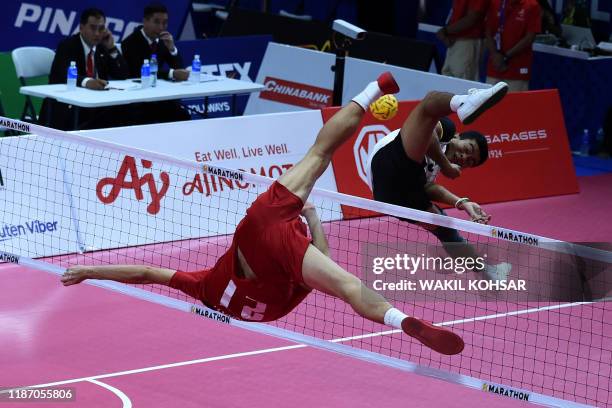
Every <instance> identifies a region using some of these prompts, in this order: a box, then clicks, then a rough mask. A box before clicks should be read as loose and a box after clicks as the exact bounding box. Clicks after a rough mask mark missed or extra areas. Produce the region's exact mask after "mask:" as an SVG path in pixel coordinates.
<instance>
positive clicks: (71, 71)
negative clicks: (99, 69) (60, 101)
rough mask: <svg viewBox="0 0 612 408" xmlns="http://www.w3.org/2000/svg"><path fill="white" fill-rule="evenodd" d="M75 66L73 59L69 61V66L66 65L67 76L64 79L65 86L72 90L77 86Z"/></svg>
mask: <svg viewBox="0 0 612 408" xmlns="http://www.w3.org/2000/svg"><path fill="white" fill-rule="evenodd" d="M77 75H78V73H77V66H76V62H75V61H70V66H69V67H68V76H67V79H66V86H67V88H68V90H69V91H74V90H75V89H76V87H77Z"/></svg>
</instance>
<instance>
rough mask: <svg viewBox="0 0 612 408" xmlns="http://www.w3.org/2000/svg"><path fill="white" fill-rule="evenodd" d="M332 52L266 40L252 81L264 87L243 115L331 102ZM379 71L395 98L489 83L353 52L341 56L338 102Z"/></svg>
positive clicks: (458, 90)
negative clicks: (392, 83) (393, 83)
mask: <svg viewBox="0 0 612 408" xmlns="http://www.w3.org/2000/svg"><path fill="white" fill-rule="evenodd" d="M335 58H336V57H335V55H334V54H330V53H326V52H320V51H313V50H308V49H305V48H299V47H293V46H289V45H281V44H277V43H269V44H268V48H267V49H266V54H265V56H264V59H263V62H262V65H261V68H260V69H259V73H258V75H257V81H256V82H258V83H260V84H264V86H265V87H266V89H265V90H263V91H262V92H260V93H259V94H253V95H251V96H250V97H249V102H248V104H247V107H246V110H245V115H252V114H258V113H272V112H292V111H299V110H304V109H320V108H323V107H326V106H331V104H332V90H333V87H334V72H333V71H332V69H331V68H332V66H333V65H334V64H335ZM384 71H391V72H392V73H393V75H394V76H395V79H396V80H397V82H398V84H399V85H400V88H401V91H400V92H399V94H397V97H398V99H400V100H420V99H423V97H425V95H427V92H429V91H444V92H451V93H466V92H467V91H468V89H470V88H474V87H480V88H483V87H488V86H490V85H486V84H482V83H480V82H472V81H467V80H464V79H457V78H451V77H446V76H443V75H437V74H432V73H429V72H422V71H417V70H413V69H408V68H401V67H397V66H394V65H387V64H381V63H378V62H371V61H366V60H361V59H357V58H350V57H349V58H347V59H346V67H345V72H344V90H343V94H342V101H343V103H347V102H348V101H350V100H351V99H352V98H353V97H354V96H355V95H357V94H358V93H359V92H361V91H362V90H363V88H364V87H365V86H366V85H367V84H368V83H370V82H371V81H373V80H375V79H376V78H377V77H378V75H380V74H381V73H382V72H384Z"/></svg>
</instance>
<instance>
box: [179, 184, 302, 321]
mask: <svg viewBox="0 0 612 408" xmlns="http://www.w3.org/2000/svg"><path fill="white" fill-rule="evenodd" d="M302 207H303V203H302V200H301V199H300V198H299V197H298V196H296V195H295V194H293V193H292V192H291V191H289V190H288V189H287V188H286V187H285V186H283V185H282V184H280V183H278V182H275V183H274V184H272V185H271V186H270V188H269V189H268V190H267V191H266V192H265V193H263V194H261V195H260V196H259V197H258V198H257V199H256V200H255V201H254V202H253V204H252V205H251V207H250V208H249V209H248V210H247V215H246V216H245V217H244V218H243V219H242V221H241V222H240V224H238V226H237V227H236V232H235V234H234V240H233V242H232V246H231V247H230V249H229V250H228V251H227V252H226V253H225V254H224V255H223V256H222V257H221V258H219V260H218V261H217V263H216V265H215V266H214V267H213V268H212V269H210V270H206V271H200V272H194V273H186V272H180V271H179V272H176V273H175V274H174V276H173V277H172V279H171V280H170V286H171V287H173V288H176V289H179V290H181V291H183V292H184V293H186V294H188V295H190V296H192V297H194V298H196V299H200V300H201V301H202V302H203V303H204V304H206V305H207V306H209V307H212V308H215V309H219V310H221V311H223V312H224V313H229V314H230V315H232V316H234V317H240V316H241V311H242V309H243V307H244V306H245V305H248V304H249V302H252V301H253V300H256V301H257V302H260V303H264V304H266V305H267V306H266V312H265V318H264V319H259V320H263V321H269V320H275V319H278V318H280V317H282V316H284V315H285V314H287V313H289V312H290V311H291V310H292V309H293V308H294V307H295V306H297V305H298V304H299V303H300V302H301V301H302V300H303V299H304V298H305V297H306V295H308V293H309V292H310V290H309V289H306V288H305V287H304V285H303V283H304V280H303V277H302V263H303V261H304V255H305V253H306V250H307V249H308V245H310V240H309V239H308V237H307V235H306V233H307V229H306V225H305V224H304V223H303V222H302V221H301V219H300V217H299V215H300V213H301V211H302ZM237 247H239V248H240V251H241V252H242V254H243V255H244V258H245V260H246V262H247V264H248V265H249V266H250V267H251V269H252V270H253V272H254V273H255V275H256V276H257V279H256V280H255V281H250V280H246V279H244V278H242V277H238V276H237V275H236V269H237V262H238V261H237V254H236V248H237ZM230 280H231V281H233V282H234V283H235V285H236V290H235V293H234V295H233V297H232V301H231V303H230V304H229V308H222V307H220V302H221V298H222V296H223V293H224V291H225V290H226V288H227V285H228V282H229V281H230Z"/></svg>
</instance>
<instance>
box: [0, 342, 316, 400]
mask: <svg viewBox="0 0 612 408" xmlns="http://www.w3.org/2000/svg"><path fill="white" fill-rule="evenodd" d="M305 347H307V346H306V345H304V344H295V345H292V346H284V347H274V348H268V349H260V350H253V351H245V352H242V353H234V354H222V355H220V356H214V357H206V358H200V359H197V360H188V361H179V362H177V363H169V364H161V365H156V366H150V367H144V368H136V369H133V370H126V371H116V372H114V373H107V374H99V375H93V376H90V377H81V378H73V379H70V380H63V381H56V382H51V383H46V384H36V385H29V386H24V387H19V389H26V388H45V387H56V386H60V385H66V384H74V383H79V382H83V381H89V382H94V381H95V380H100V379H103V378H114V377H121V376H124V375H131V374H139V373H146V372H150V371H157V370H164V369H166V368H174V367H184V366H189V365H194V364H202V363H210V362H213V361H221V360H230V359H232V358H240V357H248V356H255V355H259V354H266V353H274V352H276V351H285V350H292V349H297V348H305ZM101 384H102V383H101ZM98 385H100V384H98ZM109 387H110V386H109ZM10 391H11V390H2V391H0V394H6V393H8V392H10Z"/></svg>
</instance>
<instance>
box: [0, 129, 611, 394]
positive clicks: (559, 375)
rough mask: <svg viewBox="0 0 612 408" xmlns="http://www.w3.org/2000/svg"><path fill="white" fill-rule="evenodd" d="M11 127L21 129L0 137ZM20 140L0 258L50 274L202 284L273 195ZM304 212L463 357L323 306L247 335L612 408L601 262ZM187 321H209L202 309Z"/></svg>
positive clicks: (166, 293)
mask: <svg viewBox="0 0 612 408" xmlns="http://www.w3.org/2000/svg"><path fill="white" fill-rule="evenodd" d="M11 123H13V124H14V123H20V122H18V121H11V122H6V121H4V123H3V124H8V125H11ZM9 127H11V126H9ZM14 127H15V126H14V125H13V126H12V128H14ZM18 130H22V131H30V130H32V131H36V132H37V133H38V134H39V136H31V135H28V136H21V137H8V138H3V139H2V140H0V152H1V153H0V170H1V171H2V175H3V186H2V187H0V188H2V190H0V199H1V200H2V208H3V212H2V219H1V222H0V252H7V253H14V254H18V255H20V256H24V257H31V258H39V259H40V258H44V260H45V261H46V262H49V263H51V264H53V265H55V266H60V267H68V266H72V265H77V264H78V265H96V264H147V265H154V266H158V267H164V268H172V269H179V270H183V271H196V270H201V269H204V268H209V267H211V266H213V265H214V263H215V261H216V260H217V259H218V258H219V257H220V256H221V255H222V254H223V253H224V252H225V251H226V250H227V249H228V248H229V245H230V244H231V240H232V233H233V231H234V229H235V227H236V225H237V224H238V222H239V221H240V220H241V219H242V217H243V216H244V215H245V211H246V209H247V208H248V206H249V205H250V203H251V202H252V201H254V200H255V198H256V197H257V196H258V195H259V194H260V193H262V192H263V191H265V189H266V188H267V187H268V186H269V184H270V183H271V180H270V179H267V178H265V177H262V176H258V175H256V174H251V173H256V172H257V169H245V170H246V172H244V173H243V172H240V171H231V172H226V171H224V170H223V169H218V168H213V167H208V168H206V169H205V168H203V167H202V166H198V165H197V164H195V163H191V162H188V161H184V160H180V159H174V158H171V157H167V156H164V155H161V154H156V153H152V152H145V151H141V150H138V149H134V148H128V147H125V146H120V145H114V144H110V143H106V142H100V141H96V140H92V139H87V138H84V137H81V136H77V135H70V134H67V133H64V132H59V131H54V130H50V129H46V128H42V127H37V126H34V125H28V124H24V125H22V127H21V128H20V129H18ZM311 199H312V201H313V203H314V204H315V205H316V207H317V209H318V212H319V216H320V218H321V219H322V221H323V227H324V231H325V233H326V235H327V238H328V240H329V246H330V252H331V258H332V259H333V260H334V261H336V262H337V263H338V264H339V265H340V266H342V267H343V268H344V269H346V270H347V271H349V272H351V273H353V274H355V275H356V276H358V277H360V278H361V279H362V280H363V281H364V282H365V283H366V285H367V286H369V287H372V288H374V289H377V291H379V292H380V293H382V294H383V295H384V296H385V297H387V298H388V299H389V300H390V301H391V302H392V303H393V304H394V306H395V307H397V308H399V309H401V310H403V311H404V312H406V313H407V314H409V315H412V316H415V317H418V318H423V319H427V320H429V321H432V322H435V323H436V324H438V325H444V326H447V327H449V328H451V329H452V330H453V331H455V332H456V333H458V334H459V335H461V336H462V337H463V339H464V340H465V342H466V348H465V350H464V351H463V352H462V353H461V354H459V355H456V356H452V357H448V356H443V355H440V354H437V353H435V352H433V351H432V350H430V349H428V348H427V347H425V346H423V345H422V344H421V343H419V342H417V341H415V340H413V339H411V338H410V337H408V336H406V335H405V334H403V333H401V332H399V331H397V330H390V329H389V328H388V327H386V326H382V325H379V324H376V323H373V322H370V321H368V320H364V319H363V318H361V317H360V316H358V315H357V314H355V313H354V312H353V310H352V309H351V308H350V306H349V305H347V304H345V303H344V302H342V301H341V300H338V299H335V298H333V297H330V296H327V295H324V294H322V293H320V292H313V293H312V294H311V295H309V296H308V298H307V299H306V300H305V301H304V302H303V303H302V304H301V305H299V306H298V307H297V308H296V309H295V310H294V311H293V312H292V313H290V314H289V315H287V316H286V317H284V318H283V319H281V320H278V321H275V322H272V323H269V324H265V325H264V324H257V326H256V327H259V328H260V329H256V330H260V331H264V332H265V331H270V332H271V333H272V334H275V335H279V334H278V333H297V334H298V335H299V336H302V337H299V338H297V339H298V340H300V339H305V337H308V338H314V339H318V340H319V341H320V340H329V341H331V342H333V343H334V344H343V345H346V346H349V347H350V348H351V350H358V351H359V353H361V354H359V353H358V354H356V355H357V356H360V357H363V358H366V357H367V358H369V359H373V360H375V361H378V362H381V363H384V364H389V365H392V366H397V367H398V368H402V369H409V370H411V371H415V372H419V373H424V374H426V375H434V376H437V377H440V378H444V379H446V380H448V381H454V382H459V383H462V384H468V385H470V386H475V387H478V388H480V389H482V390H483V391H486V392H493V393H497V394H501V395H505V396H508V397H512V398H516V399H522V400H528V401H535V402H543V403H549V404H552V405H558V404H559V403H560V401H561V403H564V404H565V403H569V402H573V403H579V404H591V405H597V406H605V405H607V404H609V403H610V385H611V380H610V378H611V377H612V372H611V368H610V361H612V323H610V322H611V320H612V319H611V317H612V305H611V304H610V302H609V301H608V299H609V298H610V296H612V292H611V290H610V288H611V281H612V278H611V276H610V260H612V254H611V253H610V252H608V251H607V249H609V248H605V247H599V248H597V247H595V246H584V245H575V244H570V243H565V242H561V241H556V240H552V239H548V238H544V237H539V236H536V235H531V234H525V233H520V232H517V231H511V230H506V229H501V228H496V227H490V226H485V225H479V224H474V223H471V222H466V221H462V220H458V219H453V218H449V217H441V216H435V215H432V214H427V213H422V212H418V211H412V210H407V209H404V208H400V207H396V206H392V205H387V204H383V203H377V202H373V201H370V200H364V199H361V198H357V197H351V196H346V195H343V194H339V193H334V192H328V191H323V190H315V191H314V192H313V195H312V197H311ZM407 220H410V221H415V220H416V221H421V222H427V223H430V224H435V225H441V226H445V227H452V228H456V229H458V230H459V231H460V234H461V235H462V236H463V237H464V238H465V239H466V240H467V241H469V242H470V244H471V245H472V246H473V248H474V251H475V252H474V253H475V254H477V255H478V256H479V257H482V261H483V265H485V264H486V265H488V266H486V267H485V268H487V267H489V266H491V265H498V264H501V263H507V264H510V265H511V268H512V269H511V271H510V275H509V278H508V282H509V281H515V283H516V284H517V285H518V284H519V281H523V282H524V286H525V287H526V289H525V290H521V289H520V288H519V289H516V290H512V289H508V288H503V287H501V286H500V282H499V281H498V282H496V283H495V284H493V283H491V280H490V279H485V277H486V276H487V275H485V272H484V271H482V270H480V271H479V272H478V271H477V272H472V271H469V269H470V268H465V262H464V263H462V264H460V263H459V262H458V261H457V259H458V258H451V257H449V256H448V252H453V251H455V250H457V249H456V248H455V249H453V248H450V247H449V248H447V250H445V249H443V248H442V246H441V245H440V243H439V241H438V240H437V239H436V238H435V237H434V236H433V235H432V234H431V233H429V232H428V231H426V230H425V229H424V228H422V227H419V226H416V225H415V224H413V223H412V222H408V221H407ZM461 248H463V247H462V246H461V245H459V249H458V250H459V251H461ZM449 259H450V260H449ZM2 260H5V261H10V259H2ZM417 262H418V264H417ZM461 269H464V271H461V272H460V270H461ZM476 269H478V268H476ZM410 282H413V283H414V287H413V288H412V289H411V288H410V285H411V283H410ZM422 282H431V285H432V286H430V287H423V286H422V285H425V286H427V284H423V283H422ZM437 282H442V283H437ZM445 282H448V283H445ZM473 282H476V283H475V284H473ZM481 282H485V283H484V284H482V283H481ZM486 282H489V283H488V284H487V283H486ZM434 285H441V287H435V286H434ZM479 285H483V286H479ZM487 285H488V286H487ZM139 289H141V290H142V291H146V292H147V293H152V294H155V295H156V296H159V297H161V298H163V299H168V303H169V304H170V303H172V302H173V301H184V302H188V303H189V304H194V305H197V304H198V302H197V301H196V300H194V299H191V298H188V297H187V296H186V295H184V294H182V293H180V292H178V291H175V290H174V289H171V288H167V287H165V286H159V285H142V286H139ZM127 292H128V293H129V291H127ZM189 310H191V311H195V312H196V313H200V314H206V315H207V316H209V317H211V315H209V314H207V313H206V312H205V308H203V307H202V306H201V305H199V306H197V307H192V308H190V309H189ZM213 318H214V317H213ZM216 318H217V320H221V321H225V320H224V319H222V318H219V317H218V316H217V317H216ZM249 327H252V326H249ZM270 328H277V329H279V330H280V331H274V330H272V329H270ZM282 335H283V336H285V337H287V336H289V335H286V334H282ZM300 341H301V340H300ZM308 341H310V340H308ZM311 343H312V344H321V343H316V341H314V340H313V341H312V342H311ZM324 347H325V346H324ZM337 350H347V349H337ZM341 352H342V351H341ZM347 353H351V352H347ZM372 355H374V356H375V357H371V356H372ZM368 356H369V357H368ZM401 362H407V363H406V364H402V363H401Z"/></svg>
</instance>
